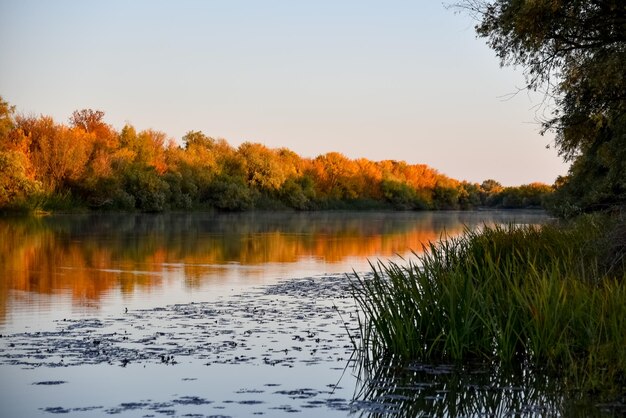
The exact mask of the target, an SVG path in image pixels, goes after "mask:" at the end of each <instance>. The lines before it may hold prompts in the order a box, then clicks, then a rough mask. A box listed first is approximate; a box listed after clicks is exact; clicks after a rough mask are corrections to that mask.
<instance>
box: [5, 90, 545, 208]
mask: <svg viewBox="0 0 626 418" xmlns="http://www.w3.org/2000/svg"><path fill="white" fill-rule="evenodd" d="M551 192H552V187H551V186H548V185H545V184H541V183H532V184H528V185H522V186H519V187H503V186H502V185H501V184H500V183H498V182H497V181H495V180H491V179H489V180H486V181H484V182H483V183H482V184H478V183H470V182H467V181H459V180H456V179H453V178H450V177H448V176H445V175H444V174H441V173H439V172H438V171H437V170H435V169H433V168H431V167H428V166H427V165H424V164H408V163H406V162H404V161H391V160H385V161H371V160H368V159H365V158H359V159H349V158H347V157H346V156H344V155H343V154H340V153H338V152H329V153H327V154H323V155H320V156H318V157H316V158H304V157H301V156H299V155H298V154H296V153H295V152H293V151H291V150H289V149H287V148H279V149H270V148H268V147H266V146H264V145H262V144H259V143H251V142H245V143H243V144H241V145H240V146H239V147H236V148H235V147H233V146H231V145H230V144H228V142H226V141H225V140H224V139H216V138H212V137H209V136H207V135H205V134H204V133H202V132H199V131H189V132H188V133H187V134H186V135H185V136H183V138H182V145H179V144H178V143H176V142H175V141H173V140H171V139H169V138H168V136H167V135H166V134H165V133H163V132H160V131H156V130H153V129H146V130H141V131H138V130H137V129H136V128H135V127H133V126H132V125H130V124H127V125H125V126H124V127H123V128H122V129H121V130H119V131H118V130H115V129H114V128H113V127H112V126H111V125H109V124H107V123H106V122H105V120H104V112H102V111H99V110H92V109H83V110H79V111H75V112H74V113H73V114H72V115H71V117H70V118H69V122H68V123H67V124H63V123H56V122H55V121H54V120H53V119H52V118H51V117H49V116H38V117H35V116H24V115H19V114H16V112H15V108H14V107H13V106H10V105H9V104H8V103H7V102H5V101H4V100H2V98H0V208H4V209H45V210H72V209H76V208H90V209H101V210H140V211H147V212H160V211H165V210H190V209H218V210H226V211H242V210H250V209H288V208H291V209H296V210H319V209H369V208H378V209H398V210H420V209H435V210H438V209H471V208H476V207H502V208H522V207H539V206H541V205H542V203H543V202H544V200H545V198H546V196H548V195H549V194H550V193H551Z"/></svg>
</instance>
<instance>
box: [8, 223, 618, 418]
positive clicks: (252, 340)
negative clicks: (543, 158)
mask: <svg viewBox="0 0 626 418" xmlns="http://www.w3.org/2000/svg"><path fill="white" fill-rule="evenodd" d="M546 220H547V217H546V216H545V215H544V214H543V213H541V212H532V211H529V212H523V211H520V212H498V211H485V212H435V213H431V212H403V213H397V212H395V213H394V212H380V213H375V212H367V213H359V212H322V213H246V214H227V215H226V214H205V213H194V214H162V215H144V214H141V215H129V214H114V215H113V214H106V215H102V214H90V215H62V216H47V217H40V218H28V219H10V220H8V219H3V220H0V237H1V238H2V240H1V241H0V334H2V336H1V337H0V416H11V417H20V416H24V417H31V416H51V415H57V414H63V415H68V414H69V415H71V416H76V417H99V416H108V415H116V416H118V415H119V416H124V417H150V416H185V417H207V416H224V417H225V416H233V417H237V416H244V417H246V416H268V417H275V416H276V417H280V416H295V417H309V416H310V417H319V416H329V417H345V416H370V417H374V416H427V415H424V414H433V415H434V416H458V415H459V414H461V415H463V416H472V417H473V416H476V417H478V416H507V415H509V414H513V415H516V416H529V417H530V416H545V417H548V416H613V415H611V414H612V413H611V411H612V410H611V406H610V405H609V406H608V407H606V408H604V409H603V408H602V407H595V406H593V405H591V406H590V405H589V404H584V405H583V406H581V405H576V404H575V405H574V407H572V402H571V400H568V399H566V398H565V397H564V396H563V394H562V393H560V392H559V388H558V385H555V384H552V382H551V381H549V380H548V381H546V380H542V377H540V376H531V375H529V374H525V373H521V374H520V375H517V376H508V375H507V376H503V375H502V374H501V373H500V372H499V371H497V370H491V369H489V368H483V369H474V370H472V372H471V373H470V374H467V373H465V374H464V373H463V371H459V370H457V369H455V368H453V367H451V366H448V365H420V364H413V365H408V366H407V365H403V366H398V365H382V366H379V367H377V368H375V369H370V370H364V369H363V368H362V367H360V364H359V362H358V361H357V360H358V359H357V358H355V356H354V355H353V354H354V349H353V345H352V341H351V339H350V337H349V336H350V335H353V336H357V335H358V323H357V314H356V310H355V309H356V307H355V304H354V301H352V300H351V298H350V294H349V286H348V282H347V279H346V275H345V273H349V272H351V271H353V270H354V271H358V272H367V271H368V270H370V266H369V261H372V262H375V261H376V260H379V259H380V260H389V259H393V260H400V259H401V258H405V259H406V258H410V257H413V256H414V255H413V253H412V251H417V252H419V251H420V250H421V248H422V245H425V244H427V243H428V242H429V241H436V240H438V239H440V238H441V237H442V236H454V235H456V234H459V233H461V232H463V230H464V229H465V228H480V227H482V226H483V225H484V224H494V223H497V224H509V223H521V224H528V223H532V224H535V223H542V222H545V221H546ZM536 382H539V383H536ZM546 382H547V383H546ZM543 383H546V384H543ZM572 408H573V409H572ZM576 411H579V412H580V414H578V412H576ZM603 411H604V412H603ZM606 411H608V412H606ZM574 412H576V414H575V413H574ZM605 412H606V413H605ZM577 414H578V415H577Z"/></svg>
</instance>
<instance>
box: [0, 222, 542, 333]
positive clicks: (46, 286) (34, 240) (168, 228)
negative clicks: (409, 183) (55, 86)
mask: <svg viewBox="0 0 626 418" xmlns="http://www.w3.org/2000/svg"><path fill="white" fill-rule="evenodd" d="M545 219H546V218H545V215H543V214H542V213H538V212H498V211H485V212H436V213H433V212H416V213H413V212H407V213H395V212H387V213H352V212H337V213H328V212H324V213H321V212H320V213H245V214H233V215H230V214H203V213H194V214H164V215H147V214H138V215H129V214H114V215H111V214H106V215H58V216H46V217H39V218H29V219H10V220H7V219H0V331H2V330H4V331H5V332H7V331H14V330H18V331H19V330H21V329H23V328H24V327H31V328H33V327H37V326H45V325H46V324H48V323H49V322H50V320H53V319H59V318H67V317H69V316H98V315H105V314H110V313H119V312H122V311H123V310H124V309H125V308H128V309H138V308H146V307H155V306H164V305H167V304H172V303H188V302H192V301H205V300H209V299H211V298H212V297H215V296H216V295H225V294H233V293H235V294H237V293H240V292H241V291H242V290H245V289H248V288H250V287H252V286H258V285H263V284H271V283H276V282H277V281H278V280H280V279H288V278H297V277H308V276H317V275H323V274H327V273H345V272H351V271H352V270H356V271H367V270H369V264H368V262H369V261H374V262H375V261H376V260H378V259H381V260H387V259H397V258H398V256H402V257H410V256H411V250H415V251H419V250H420V249H421V247H422V245H423V244H426V243H428V242H429V241H436V240H438V239H439V238H440V237H441V236H442V234H448V235H456V234H459V233H461V232H462V231H463V229H464V228H465V227H469V228H475V227H479V226H481V225H483V224H484V223H510V222H517V223H536V222H542V221H544V220H545Z"/></svg>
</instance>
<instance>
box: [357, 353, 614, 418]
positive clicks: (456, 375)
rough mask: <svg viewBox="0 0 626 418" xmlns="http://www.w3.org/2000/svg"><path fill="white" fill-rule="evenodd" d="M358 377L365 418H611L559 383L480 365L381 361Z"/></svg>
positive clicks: (359, 400)
mask: <svg viewBox="0 0 626 418" xmlns="http://www.w3.org/2000/svg"><path fill="white" fill-rule="evenodd" d="M361 367H362V368H361V369H360V371H359V374H360V378H361V385H360V388H359V389H358V392H357V393H358V394H357V395H356V397H355V401H354V402H355V405H356V406H358V407H359V408H360V409H361V413H360V414H359V415H360V416H362V417H372V418H374V417H384V416H397V417H427V416H428V417H430V416H432V417H504V416H516V417H558V416H562V417H580V418H583V417H604V416H606V417H609V416H614V415H613V412H614V411H611V409H610V408H607V409H606V410H603V409H602V408H598V407H597V406H594V405H593V403H591V402H590V401H588V400H585V398H584V397H583V396H582V395H581V394H577V393H573V392H566V391H564V390H563V385H561V384H560V382H559V380H558V379H556V378H553V377H552V378H551V377H548V376H546V375H544V374H542V373H538V372H530V371H528V370H502V369H497V368H493V367H480V366H478V365H473V366H465V367H463V368H455V367H453V366H447V365H442V366H433V365H424V364H413V365H410V366H401V365H398V364H395V363H393V362H383V361H380V362H378V363H377V364H374V365H372V364H370V365H367V366H363V365H362V364H361Z"/></svg>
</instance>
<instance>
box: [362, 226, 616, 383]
mask: <svg viewBox="0 0 626 418" xmlns="http://www.w3.org/2000/svg"><path fill="white" fill-rule="evenodd" d="M618 222H619V221H616V220H611V219H608V218H601V217H585V218H582V219H579V220H578V221H577V222H575V223H572V224H570V225H567V226H563V225H544V226H508V227H501V226H496V227H485V228H483V229H482V230H481V231H469V230H468V231H466V232H465V234H464V235H462V236H461V237H458V238H451V239H444V240H442V241H440V242H438V243H432V244H430V245H429V246H428V247H427V248H424V251H423V252H422V253H420V254H417V253H416V254H415V257H416V259H415V260H414V261H409V262H408V263H407V264H406V265H400V264H396V263H393V262H389V263H386V264H385V263H380V262H379V263H378V264H376V265H372V270H373V274H372V275H371V276H368V277H367V278H365V277H362V276H359V275H358V274H354V276H353V277H352V278H351V280H352V291H353V295H354V297H355V299H356V301H357V305H358V307H359V311H360V318H359V323H360V328H361V329H360V341H359V342H358V343H359V347H360V350H361V354H362V355H363V358H364V359H365V360H366V361H377V360H380V359H389V358H394V359H395V360H400V361H414V360H417V361H422V362H442V361H444V362H454V363H463V362H468V361H471V362H474V361H477V360H478V361H485V362H490V363H496V364H498V365H500V366H504V367H507V366H514V367H520V366H521V367H524V368H528V369H533V370H541V371H542V372H547V373H556V374H558V375H560V376H562V377H564V378H565V379H566V381H568V382H569V383H571V384H572V386H574V387H579V388H581V387H582V388H585V389H599V388H606V386H607V384H611V385H613V386H614V387H615V388H617V390H621V391H623V390H624V384H625V381H626V379H625V376H626V280H625V279H626V274H624V271H626V269H624V261H623V258H622V256H621V255H620V254H622V255H623V247H620V246H619V245H618V244H616V241H617V240H618V239H619V237H617V236H615V233H614V232H615V231H618V230H619V228H618V227H617V226H618ZM620 385H621V386H620ZM620 387H621V389H620Z"/></svg>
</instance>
